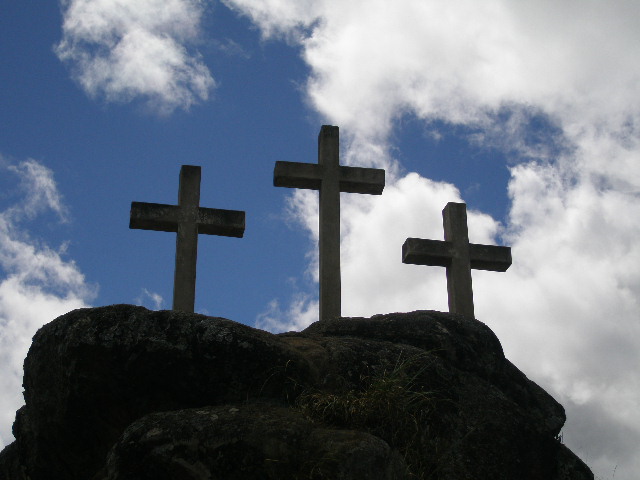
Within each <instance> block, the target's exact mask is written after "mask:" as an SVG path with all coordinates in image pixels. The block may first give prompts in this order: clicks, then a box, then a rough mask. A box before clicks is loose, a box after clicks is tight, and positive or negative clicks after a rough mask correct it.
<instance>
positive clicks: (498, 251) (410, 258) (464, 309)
mask: <svg viewBox="0 0 640 480" xmlns="http://www.w3.org/2000/svg"><path fill="white" fill-rule="evenodd" d="M442 218H443V224H444V240H445V241H444V242H443V241H440V240H423V239H420V238H407V240H406V241H405V242H404V245H402V263H412V264H414V265H431V266H438V267H446V268H447V292H448V294H449V311H450V312H451V313H460V314H462V315H465V316H468V317H471V318H474V317H475V315H474V311H473V290H472V288H471V269H472V268H474V269H477V270H491V271H494V272H504V271H506V270H507V269H508V268H509V266H510V265H511V248H509V247H498V246H495V245H477V244H475V243H469V233H468V230H467V206H466V205H465V204H464V203H453V202H450V203H447V206H446V207H444V210H443V211H442Z"/></svg>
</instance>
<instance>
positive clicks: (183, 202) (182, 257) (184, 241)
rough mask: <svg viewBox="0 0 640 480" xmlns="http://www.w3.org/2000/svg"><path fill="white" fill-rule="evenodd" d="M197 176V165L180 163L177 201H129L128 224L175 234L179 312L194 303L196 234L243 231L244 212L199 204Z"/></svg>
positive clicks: (238, 234)
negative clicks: (163, 202)
mask: <svg viewBox="0 0 640 480" xmlns="http://www.w3.org/2000/svg"><path fill="white" fill-rule="evenodd" d="M200 178H201V170H200V167H198V166H193V165H183V166H182V168H181V169H180V186H179V189H178V205H165V204H160V203H145V202H131V214H130V221H129V228H133V229H142V230H155V231H158V232H175V233H176V234H177V235H176V265H175V272H174V276H173V310H181V311H183V312H193V311H194V307H195V296H196V264H197V257H198V234H206V235H223V236H225V237H242V236H243V235H244V226H245V212H243V211H239V210H221V209H217V208H204V207H200Z"/></svg>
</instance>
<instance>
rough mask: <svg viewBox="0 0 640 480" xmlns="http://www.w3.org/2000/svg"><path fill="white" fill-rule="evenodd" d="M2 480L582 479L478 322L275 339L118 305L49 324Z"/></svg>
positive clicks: (395, 321)
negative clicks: (285, 479) (92, 479)
mask: <svg viewBox="0 0 640 480" xmlns="http://www.w3.org/2000/svg"><path fill="white" fill-rule="evenodd" d="M24 387H25V400H26V406H25V407H23V408H22V409H21V410H20V411H19V412H18V415H17V417H16V422H15V424H14V435H15V436H16V441H15V442H14V443H13V444H11V445H9V446H8V447H7V448H5V450H4V451H3V452H2V453H0V480H5V479H6V480H22V479H25V480H26V479H27V478H28V479H29V480H49V479H55V480H87V479H91V478H94V479H95V480H116V479H117V480H124V479H146V478H149V479H151V478H154V479H163V478H166V479H169V478H171V479H183V478H184V479H194V480H195V479H203V480H204V479H217V478H220V479H225V480H226V479H235V478H238V479H241V478H242V479H254V478H255V479H258V478H259V479H277V478H283V479H284V478H287V479H288V478H291V479H296V478H300V479H302V478H313V479H321V478H327V479H352V478H353V479H355V478H358V479H362V478H370V479H378V478H379V479H392V478H432V479H442V480H444V479H447V480H454V479H455V480H464V479H474V480H481V479H492V480H493V479H514V480H515V479H517V480H543V479H544V480H582V479H593V475H592V474H591V472H590V471H589V469H588V468H587V467H586V466H585V465H584V464H583V463H582V462H581V461H580V460H579V459H578V458H577V457H575V456H574V455H573V454H572V453H571V452H570V451H569V450H568V449H566V448H565V447H564V446H563V445H561V444H560V442H559V441H558V440H556V438H557V436H558V434H559V432H560V429H561V427H562V425H563V423H564V420H565V416H564V410H563V408H562V406H561V405H559V404H558V403H557V402H556V401H555V400H554V399H553V398H551V397H550V396H549V395H548V394H547V393H546V392H544V390H542V389H541V388H540V387H538V386H537V385H536V384H535V383H533V382H531V381H530V380H528V379H527V378H526V376H525V375H524V374H522V373H521V372H520V371H519V370H518V369H517V368H516V367H515V366H513V365H512V364H511V363H510V362H509V361H507V360H506V359H505V358H504V355H503V353H502V349H501V346H500V343H499V341H498V340H497V338H496V337H495V335H494V334H493V333H492V332H491V330H490V329H489V328H487V327H486V326H485V325H484V324H482V323H481V322H478V321H476V320H470V319H467V318H464V317H461V316H455V315H450V314H443V313H438V312H413V313H408V314H390V315H378V316H374V317H372V318H370V319H361V318H357V319H341V320H336V321H328V322H317V323H315V324H313V325H312V326H310V327H309V328H307V329H306V330H305V331H303V332H299V333H293V332H292V333H286V334H280V335H272V334H269V333H267V332H263V331H260V330H256V329H254V328H251V327H247V326H245V325H242V324H238V323H235V322H232V321H229V320H225V319H219V318H210V317H205V316H202V315H197V314H187V313H180V312H174V311H161V312H150V311H148V310H146V309H144V308H142V307H134V306H128V305H119V306H112V307H103V308H95V309H82V310H76V311H74V312H70V313H69V314H67V315H64V316H62V317H59V318H58V319H56V320H54V321H53V322H51V323H49V324H48V325H46V326H44V327H43V328H42V329H41V330H40V331H39V332H38V333H37V334H36V336H35V337H34V341H33V345H32V347H31V349H30V350H29V354H28V356H27V359H26V361H25V377H24Z"/></svg>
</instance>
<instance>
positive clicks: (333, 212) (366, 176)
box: [273, 125, 385, 320]
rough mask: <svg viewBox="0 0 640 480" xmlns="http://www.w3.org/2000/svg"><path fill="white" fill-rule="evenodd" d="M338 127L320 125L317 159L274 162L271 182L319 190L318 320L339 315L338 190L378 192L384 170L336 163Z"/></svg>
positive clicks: (375, 193)
mask: <svg viewBox="0 0 640 480" xmlns="http://www.w3.org/2000/svg"><path fill="white" fill-rule="evenodd" d="M339 140H340V138H339V129H338V127H335V126H332V125H323V126H322V128H321V129H320V134H319V135H318V163H317V164H312V163H298V162H276V166H275V169H274V171H273V185H274V186H276V187H288V188H305V189H311V190H319V191H320V219H319V222H320V225H319V226H320V229H319V231H320V235H319V237H320V238H319V242H318V243H319V245H318V248H319V255H320V258H319V260H320V320H329V319H335V318H339V317H340V316H341V280H340V192H348V193H366V194H369V195H380V194H382V190H383V189H384V174H385V172H384V170H382V169H379V168H360V167H347V166H342V165H340V153H339V144H340V141H339Z"/></svg>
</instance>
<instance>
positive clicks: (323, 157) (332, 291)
mask: <svg viewBox="0 0 640 480" xmlns="http://www.w3.org/2000/svg"><path fill="white" fill-rule="evenodd" d="M338 135H339V132H338V128H337V127H334V128H324V127H323V128H322V129H321V130H320V135H319V136H318V164H319V165H321V166H322V168H323V175H324V178H323V180H322V183H321V184H320V212H319V213H320V225H321V226H322V227H321V228H320V232H319V233H320V236H319V239H318V243H319V245H318V247H319V255H320V257H319V261H320V318H338V317H340V315H341V304H342V288H341V278H340V159H339V151H338V149H339V136H338Z"/></svg>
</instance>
